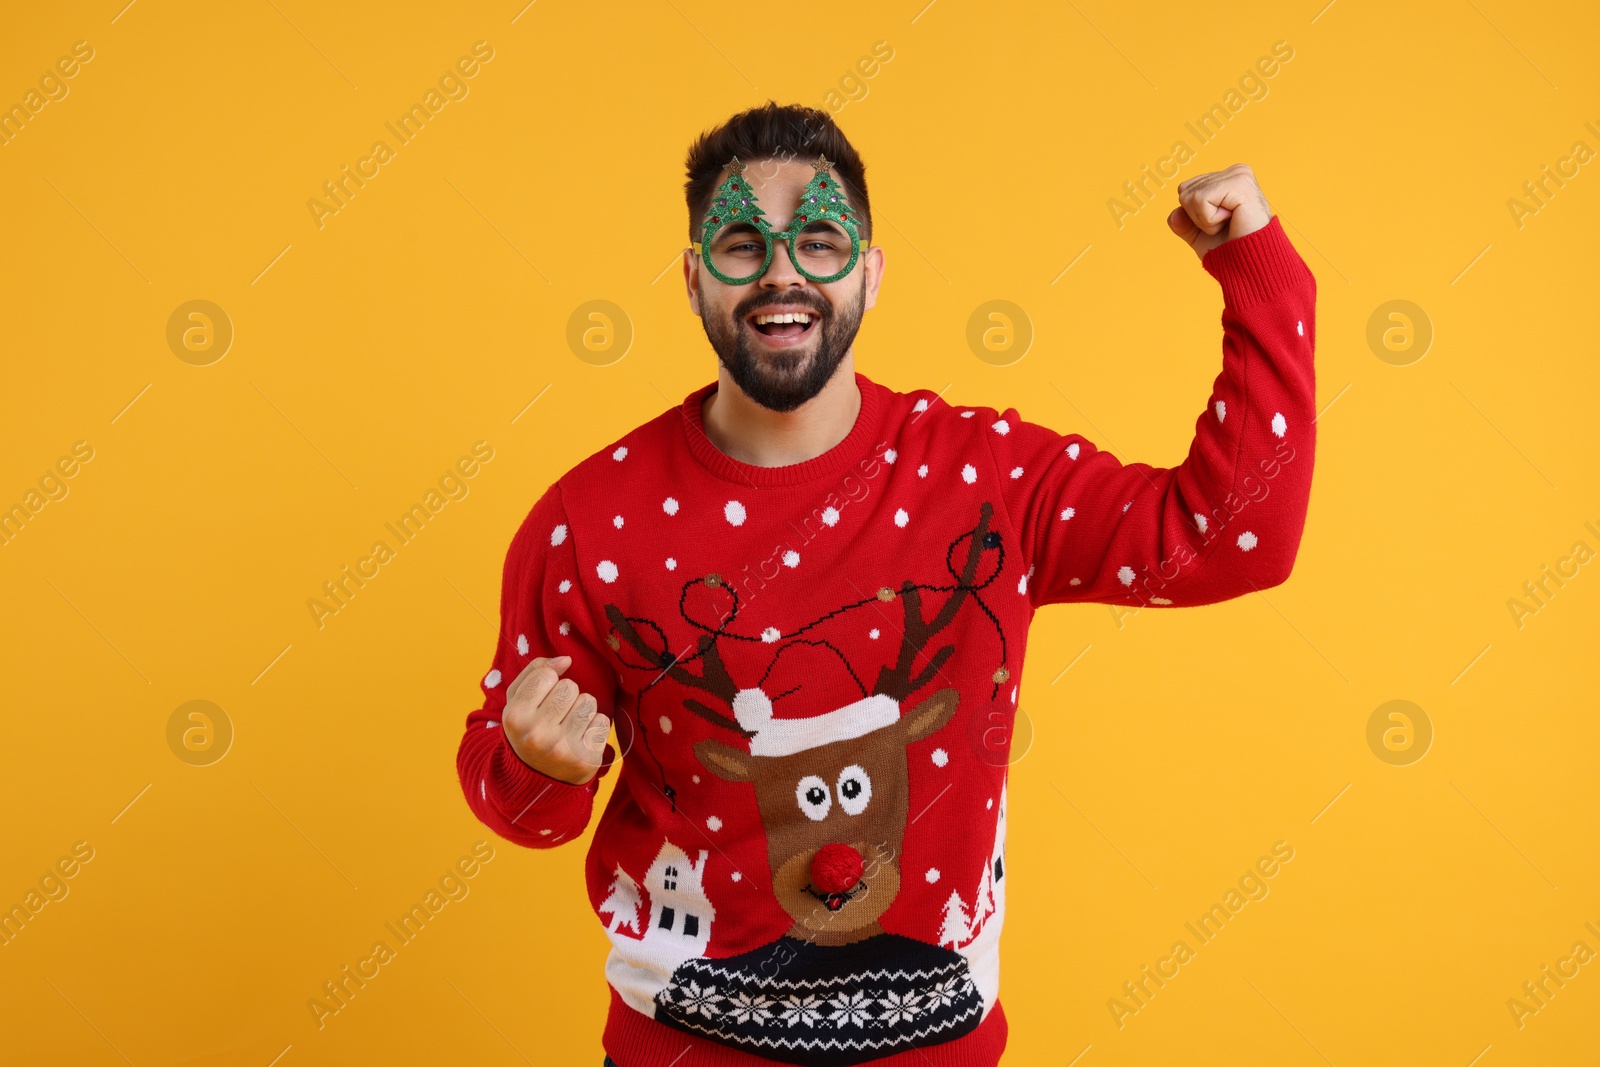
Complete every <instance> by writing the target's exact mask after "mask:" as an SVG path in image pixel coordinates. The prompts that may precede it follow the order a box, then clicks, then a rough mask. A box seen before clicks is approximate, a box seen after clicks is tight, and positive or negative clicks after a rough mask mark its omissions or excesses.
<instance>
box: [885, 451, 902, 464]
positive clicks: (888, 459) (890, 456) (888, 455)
mask: <svg viewBox="0 0 1600 1067" xmlns="http://www.w3.org/2000/svg"><path fill="white" fill-rule="evenodd" d="M899 458H900V453H898V452H896V451H895V450H894V449H892V448H890V449H886V450H885V451H884V453H883V461H884V462H885V463H893V462H894V461H895V460H897V459H899Z"/></svg>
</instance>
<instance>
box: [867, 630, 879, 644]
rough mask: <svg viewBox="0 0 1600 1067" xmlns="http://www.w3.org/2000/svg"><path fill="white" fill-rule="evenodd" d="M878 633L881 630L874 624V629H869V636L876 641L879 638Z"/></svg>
mask: <svg viewBox="0 0 1600 1067" xmlns="http://www.w3.org/2000/svg"><path fill="white" fill-rule="evenodd" d="M878 634H879V630H878V628H877V627H876V626H874V627H873V628H872V629H870V630H868V631H867V636H868V637H870V638H872V639H873V640H874V641H876V640H877V639H878Z"/></svg>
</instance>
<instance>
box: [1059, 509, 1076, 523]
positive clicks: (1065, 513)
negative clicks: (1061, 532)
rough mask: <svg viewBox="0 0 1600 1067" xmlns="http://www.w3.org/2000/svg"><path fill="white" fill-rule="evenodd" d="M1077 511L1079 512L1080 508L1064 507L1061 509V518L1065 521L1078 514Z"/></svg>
mask: <svg viewBox="0 0 1600 1067" xmlns="http://www.w3.org/2000/svg"><path fill="white" fill-rule="evenodd" d="M1077 513H1078V509H1077V508H1062V509H1061V519H1062V521H1063V522H1065V521H1066V520H1067V519H1070V518H1072V516H1074V515H1076V514H1077Z"/></svg>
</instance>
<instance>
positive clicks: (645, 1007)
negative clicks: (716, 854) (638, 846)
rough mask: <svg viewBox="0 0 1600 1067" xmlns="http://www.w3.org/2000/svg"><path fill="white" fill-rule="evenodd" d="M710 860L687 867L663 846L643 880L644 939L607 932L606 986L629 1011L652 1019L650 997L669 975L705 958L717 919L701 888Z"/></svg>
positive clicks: (624, 927)
mask: <svg viewBox="0 0 1600 1067" xmlns="http://www.w3.org/2000/svg"><path fill="white" fill-rule="evenodd" d="M709 855H710V851H709V850H708V849H701V850H700V854H699V857H698V859H697V861H696V862H693V863H691V862H690V860H689V856H688V853H686V852H684V851H683V849H681V848H679V847H678V846H677V845H674V844H673V843H672V842H671V841H667V840H663V841H662V843H661V849H660V851H658V852H657V853H656V858H655V861H654V862H652V863H651V864H650V869H649V870H648V871H646V872H645V876H644V888H645V891H646V892H647V893H648V894H649V896H650V916H649V920H648V921H647V922H645V923H644V924H643V926H644V932H643V935H642V936H639V937H635V936H630V935H631V930H630V929H629V926H628V924H626V923H619V922H613V924H612V925H611V926H610V927H608V928H607V930H606V936H607V937H609V938H610V939H611V952H610V954H609V955H608V956H607V957H606V980H607V981H609V982H610V983H611V985H612V986H614V987H615V988H616V990H617V992H618V993H619V994H621V995H622V998H623V1000H624V1001H626V1002H627V1003H628V1005H629V1006H631V1007H633V1008H635V1009H636V1010H638V1011H640V1012H642V1013H644V1014H645V1015H649V1016H651V1017H652V1018H653V1017H654V1016H655V995H656V994H657V993H659V992H660V991H661V990H663V989H665V988H666V987H667V985H668V983H669V982H670V981H671V980H672V972H673V971H675V970H677V968H678V966H679V964H681V963H683V962H684V961H685V960H690V959H694V958H695V957H697V956H704V955H705V952H706V946H707V945H708V944H710V941H711V922H712V920H713V919H715V918H716V914H717V913H716V909H715V908H713V907H712V906H711V900H710V899H709V898H708V897H707V896H706V894H705V888H704V885H703V880H704V877H705V872H706V858H707V857H708V856H709ZM618 871H619V875H618V876H619V878H621V879H628V881H629V882H631V881H632V879H630V878H628V875H627V873H626V872H624V871H621V869H620V868H619V869H618ZM613 884H614V885H615V884H616V883H613ZM619 927H620V929H619Z"/></svg>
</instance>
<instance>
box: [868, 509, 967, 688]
mask: <svg viewBox="0 0 1600 1067" xmlns="http://www.w3.org/2000/svg"><path fill="white" fill-rule="evenodd" d="M993 514H994V508H993V506H992V505H990V504H989V503H988V502H987V501H985V502H984V503H983V504H981V505H980V506H979V508H978V525H977V526H975V527H973V528H972V531H971V535H970V536H971V540H970V542H969V544H968V546H967V558H966V562H965V563H964V564H963V565H962V568H961V573H960V574H959V575H957V578H956V587H955V592H954V593H952V594H951V596H950V598H949V599H948V600H946V601H945V602H944V604H943V605H942V606H941V607H940V608H939V613H938V614H937V615H935V616H934V617H933V618H932V619H924V618H923V617H922V594H921V591H920V590H919V589H918V587H917V585H916V583H915V582H912V581H910V580H909V579H907V580H906V581H905V582H904V583H902V584H901V586H900V593H899V596H900V601H901V603H902V604H904V605H905V613H906V625H905V632H904V634H902V635H901V639H900V656H899V658H898V659H897V660H896V661H895V665H894V666H893V667H883V668H881V669H880V670H879V671H878V681H877V683H876V684H875V685H874V686H873V687H872V691H873V692H874V693H884V694H887V695H888V696H891V697H893V698H894V699H895V700H897V701H904V700H905V699H906V698H907V697H909V696H910V695H911V694H912V693H914V692H916V691H917V690H918V689H920V688H922V686H923V685H924V684H926V682H927V681H928V679H929V678H932V677H933V676H934V675H935V674H937V673H938V672H939V668H941V667H943V666H944V664H945V661H946V660H948V659H949V658H950V657H951V656H953V655H954V654H955V651H956V646H955V645H945V646H944V647H943V648H941V649H939V650H938V651H937V652H935V653H934V654H933V656H932V657H931V658H930V659H929V660H928V664H927V666H925V667H923V669H922V670H921V671H919V672H917V674H916V675H915V676H914V677H913V675H912V673H911V668H912V665H913V663H914V662H915V661H916V657H917V653H918V652H920V651H921V650H922V648H923V646H924V645H926V644H927V643H928V641H929V639H931V638H932V637H933V635H934V634H936V633H938V632H939V631H940V630H942V629H944V628H945V627H946V626H947V625H949V623H950V620H951V619H953V618H955V614H956V611H957V610H958V609H959V608H960V607H961V603H962V601H963V600H965V599H966V598H967V595H968V594H969V593H971V592H972V590H973V588H974V585H973V582H974V580H975V579H976V577H977V573H978V563H979V561H980V559H981V558H982V556H983V550H984V549H985V548H993V547H995V546H994V545H990V544H987V543H986V542H987V541H988V540H989V537H988V535H989V519H990V517H991V516H992V515H993ZM955 544H960V540H957V541H956V543H955ZM950 547H951V549H952V551H953V550H954V548H955V545H954V544H953V545H951V546H950ZM946 562H947V565H948V564H949V561H948V560H947V561H946ZM951 571H952V573H954V567H951ZM894 595H895V594H894V593H893V592H892V591H891V590H890V589H889V588H888V587H887V586H885V587H884V588H883V589H881V590H879V592H878V596H879V598H880V599H883V600H889V599H891V598H893V597H894Z"/></svg>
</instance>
